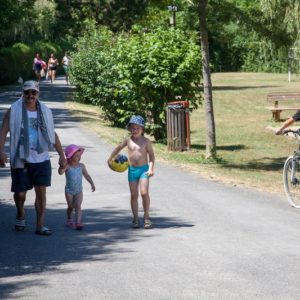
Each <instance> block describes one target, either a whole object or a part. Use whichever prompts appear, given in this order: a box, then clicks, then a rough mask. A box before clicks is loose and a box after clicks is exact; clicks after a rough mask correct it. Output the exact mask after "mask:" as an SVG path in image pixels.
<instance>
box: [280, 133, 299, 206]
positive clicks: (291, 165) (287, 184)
mask: <svg viewBox="0 0 300 300" xmlns="http://www.w3.org/2000/svg"><path fill="white" fill-rule="evenodd" d="M288 133H293V134H294V136H295V137H296V138H297V139H298V141H299V142H298V149H297V150H295V152H294V155H291V156H289V157H288V158H287V159H286V161H285V163H284V167H283V185H284V191H285V194H286V196H287V199H288V202H289V203H290V205H291V206H293V207H295V208H300V128H299V129H297V130H292V129H288V130H285V131H284V132H283V134H288Z"/></svg>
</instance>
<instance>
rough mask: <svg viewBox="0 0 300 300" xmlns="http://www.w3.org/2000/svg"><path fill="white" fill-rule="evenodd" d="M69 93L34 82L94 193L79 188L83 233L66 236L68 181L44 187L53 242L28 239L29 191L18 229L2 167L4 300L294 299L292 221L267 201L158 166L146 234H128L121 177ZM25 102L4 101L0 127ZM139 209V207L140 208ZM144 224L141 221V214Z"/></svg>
mask: <svg viewBox="0 0 300 300" xmlns="http://www.w3.org/2000/svg"><path fill="white" fill-rule="evenodd" d="M72 90H73V88H72V87H70V86H67V85H65V81H64V80H63V78H59V79H58V80H57V81H56V82H55V83H54V84H50V83H47V82H42V83H41V100H43V101H44V102H46V103H47V105H49V106H50V107H51V108H52V109H53V113H54V116H55V124H56V131H57V133H58V135H59V136H60V139H61V142H62V144H63V146H66V145H68V144H70V143H76V144H79V145H80V146H83V147H84V148H85V149H86V151H85V152H84V154H83V156H82V161H83V162H84V163H85V164H86V166H87V169H88V171H89V173H90V175H91V176H92V178H93V180H94V182H95V185H96V191H95V192H94V193H92V192H91V190H90V186H89V184H88V183H87V182H84V201H83V220H84V223H85V224H86V226H85V228H84V230H82V231H76V230H72V229H70V228H67V227H65V226H64V224H65V221H66V202H65V199H64V182H65V181H64V176H59V175H58V173H57V169H58V166H57V161H58V157H57V154H56V153H52V154H51V156H52V168H53V179H52V186H51V187H50V188H48V192H47V194H48V197H47V215H46V225H47V226H49V227H50V228H51V229H52V230H53V232H54V234H53V235H52V236H50V237H44V236H38V235H35V234H34V229H35V211H34V193H33V192H32V191H30V192H29V193H28V197H27V201H26V220H27V226H26V229H25V231H24V232H16V231H15V230H14V219H15V207H14V204H13V199H12V194H11V193H10V169H9V167H8V166H7V167H6V168H4V169H0V216H1V218H0V299H30V300H32V299H46V300H47V299H66V300H67V299H113V300H118V299H129V300H135V299H145V300H152V299H153V300H160V299H161V300H167V299H168V300H169V299H170V300H171V299H172V300H174V299H175V300H176V299H191V300H194V299H205V300H206V299H239V300H241V299H299V298H300V281H299V278H300V263H299V261H300V230H298V229H299V228H300V211H299V210H296V209H293V208H291V207H290V206H289V205H288V203H287V201H286V200H285V199H284V196H283V195H279V196H278V197H275V196H274V195H268V194H264V193H259V192H256V191H252V190H250V189H241V188H237V187H232V186H225V185H222V184H219V183H216V182H210V181H207V180H205V179H203V178H201V177H200V176H198V175H195V174H191V173H187V172H184V171H183V170H181V169H178V168H175V167H171V166H168V165H166V164H160V163H157V164H156V166H155V176H154V177H153V178H152V179H151V184H150V194H151V216H152V220H153V222H154V228H153V229H151V230H145V229H143V228H141V229H135V230H134V229H131V228H130V223H131V211H130V205H129V190H128V183H127V176H126V174H125V173H121V174H120V173H115V172H113V171H111V170H110V169H109V168H108V167H107V166H106V159H107V157H108V155H109V154H110V152H111V150H112V149H113V146H111V145H109V144H107V143H106V142H104V141H103V140H101V139H100V138H99V137H98V136H96V135H95V134H94V133H93V132H91V131H90V130H88V129H86V128H84V127H83V126H82V125H81V124H80V123H79V122H78V120H76V119H75V118H74V117H72V116H71V115H70V113H69V112H68V110H67V109H66V108H65V105H64V99H66V97H70V92H72ZM20 94H21V87H20V86H17V85H16V86H11V87H9V88H7V89H6V90H5V91H2V92H0V118H1V120H2V116H3V112H4V110H5V109H6V108H8V107H9V105H10V104H11V103H12V102H13V101H15V100H17V99H18V98H19V96H20ZM140 206H141V205H140ZM141 216H142V211H141Z"/></svg>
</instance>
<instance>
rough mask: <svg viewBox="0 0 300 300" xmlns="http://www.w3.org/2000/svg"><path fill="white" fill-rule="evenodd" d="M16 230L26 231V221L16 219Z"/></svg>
mask: <svg viewBox="0 0 300 300" xmlns="http://www.w3.org/2000/svg"><path fill="white" fill-rule="evenodd" d="M15 229H16V230H17V231H23V230H24V229H25V219H23V220H20V219H16V222H15Z"/></svg>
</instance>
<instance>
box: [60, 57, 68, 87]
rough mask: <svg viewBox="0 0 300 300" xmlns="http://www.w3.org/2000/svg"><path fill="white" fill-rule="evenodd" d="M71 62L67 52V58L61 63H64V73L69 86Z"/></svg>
mask: <svg viewBox="0 0 300 300" xmlns="http://www.w3.org/2000/svg"><path fill="white" fill-rule="evenodd" d="M69 62H70V59H69V57H68V54H67V52H66V53H65V56H64V57H63V59H62V61H61V63H62V66H63V69H64V72H65V77H66V81H67V84H69Z"/></svg>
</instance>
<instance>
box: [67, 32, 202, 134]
mask: <svg viewBox="0 0 300 300" xmlns="http://www.w3.org/2000/svg"><path fill="white" fill-rule="evenodd" d="M92 27H93V26H91V28H90V29H89V30H88V32H87V34H86V35H84V37H83V38H81V39H79V40H78V43H77V44H76V46H75V51H74V52H73V53H72V54H71V56H72V67H71V79H72V82H73V83H74V84H75V85H76V86H77V87H78V98H79V99H80V101H84V102H85V103H92V104H94V105H98V106H100V107H101V108H102V109H103V111H104V112H105V115H106V116H107V118H108V119H109V120H110V121H111V122H112V123H113V124H114V125H119V126H124V125H125V124H126V122H127V121H128V119H129V117H130V116H131V115H132V114H140V115H142V116H144V117H145V118H147V120H148V122H147V123H148V124H149V126H148V127H147V131H148V132H150V133H151V134H152V135H153V136H155V138H156V139H163V138H165V132H166V130H165V129H166V128H165V111H164V110H165V107H166V104H167V102H170V101H174V100H175V98H176V96H177V95H180V96H182V97H183V99H185V100H189V101H190V103H191V108H196V107H197V106H198V104H199V102H200V97H199V93H200V89H199V82H200V79H201V68H200V66H201V62H200V53H199V47H198V46H197V44H196V42H195V37H193V36H190V35H187V34H186V33H185V32H183V31H182V30H180V29H174V30H164V29H161V28H159V29H157V30H155V31H151V32H139V31H136V32H135V33H134V34H130V35H129V34H126V33H123V34H120V35H113V33H112V32H110V31H109V30H108V29H104V30H103V29H101V30H97V29H96V28H95V27H93V29H92ZM87 44H88V45H89V48H88V49H87V48H86V45H87Z"/></svg>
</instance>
